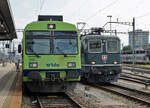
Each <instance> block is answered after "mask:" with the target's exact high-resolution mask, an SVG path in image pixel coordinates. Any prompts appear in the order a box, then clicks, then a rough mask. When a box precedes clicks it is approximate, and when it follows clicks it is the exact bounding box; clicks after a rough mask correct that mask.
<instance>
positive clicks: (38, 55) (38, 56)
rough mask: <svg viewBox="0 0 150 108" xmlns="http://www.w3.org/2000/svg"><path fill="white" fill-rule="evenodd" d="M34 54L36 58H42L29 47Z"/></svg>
mask: <svg viewBox="0 0 150 108" xmlns="http://www.w3.org/2000/svg"><path fill="white" fill-rule="evenodd" d="M28 48H29V49H30V50H31V51H32V52H33V54H34V55H35V56H36V57H40V56H39V55H38V54H37V53H35V52H34V51H33V49H32V48H31V47H28Z"/></svg>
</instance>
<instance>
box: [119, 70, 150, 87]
mask: <svg viewBox="0 0 150 108" xmlns="http://www.w3.org/2000/svg"><path fill="white" fill-rule="evenodd" d="M119 79H122V80H126V81H131V82H135V83H139V84H144V85H145V88H146V89H147V88H148V86H149V85H150V77H147V76H143V75H138V74H133V73H128V72H122V73H121V75H120V78H119Z"/></svg>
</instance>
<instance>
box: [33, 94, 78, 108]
mask: <svg viewBox="0 0 150 108" xmlns="http://www.w3.org/2000/svg"><path fill="white" fill-rule="evenodd" d="M36 100H37V102H36V104H34V105H32V108H81V107H80V106H79V105H78V104H77V103H75V102H74V101H73V100H72V99H71V98H70V97H69V96H68V95H67V94H56V95H48V96H36Z"/></svg>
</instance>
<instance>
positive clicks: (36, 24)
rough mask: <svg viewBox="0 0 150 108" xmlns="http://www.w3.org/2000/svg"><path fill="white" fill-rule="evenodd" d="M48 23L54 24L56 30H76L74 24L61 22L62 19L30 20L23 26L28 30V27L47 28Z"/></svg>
mask: <svg viewBox="0 0 150 108" xmlns="http://www.w3.org/2000/svg"><path fill="white" fill-rule="evenodd" d="M48 24H56V29H57V30H61V29H63V30H73V29H74V30H77V28H76V26H75V25H74V24H71V23H67V22H62V21H35V22H31V23H29V24H27V26H26V27H25V30H27V29H28V30H29V29H32V30H34V29H35V30H37V29H38V30H47V25H48ZM58 25H59V26H58ZM54 30H55V29H54Z"/></svg>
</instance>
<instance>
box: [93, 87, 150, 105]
mask: <svg viewBox="0 0 150 108" xmlns="http://www.w3.org/2000/svg"><path fill="white" fill-rule="evenodd" d="M94 86H95V87H97V88H100V89H102V90H105V91H107V92H111V93H114V94H117V95H119V96H123V97H126V98H128V99H130V100H131V101H133V102H135V101H136V102H138V103H141V104H143V105H146V106H148V107H150V93H147V92H143V91H139V90H135V89H131V88H127V87H123V86H120V85H115V84H111V85H107V86H101V85H94Z"/></svg>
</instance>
